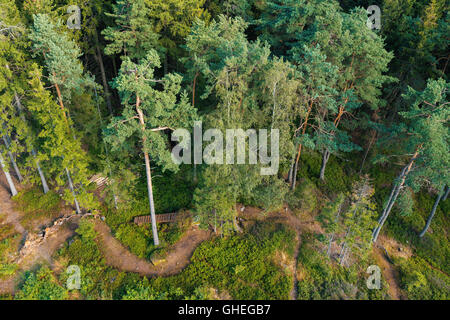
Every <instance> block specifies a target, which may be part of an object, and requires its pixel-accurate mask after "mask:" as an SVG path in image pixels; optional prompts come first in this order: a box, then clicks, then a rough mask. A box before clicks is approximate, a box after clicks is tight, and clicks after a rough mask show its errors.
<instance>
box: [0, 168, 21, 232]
mask: <svg viewBox="0 0 450 320" xmlns="http://www.w3.org/2000/svg"><path fill="white" fill-rule="evenodd" d="M16 188H17V189H18V190H19V186H18V184H17V183H16ZM2 213H3V214H4V215H5V218H6V219H5V220H4V223H5V224H12V225H13V226H14V229H15V230H16V232H18V233H20V234H22V235H24V234H25V233H26V230H25V228H24V227H23V226H22V225H21V224H20V218H21V217H22V215H21V214H20V213H18V212H17V211H15V210H14V208H13V202H12V201H11V194H10V192H9V187H8V184H7V182H6V178H5V174H4V173H3V171H1V170H0V214H2Z"/></svg>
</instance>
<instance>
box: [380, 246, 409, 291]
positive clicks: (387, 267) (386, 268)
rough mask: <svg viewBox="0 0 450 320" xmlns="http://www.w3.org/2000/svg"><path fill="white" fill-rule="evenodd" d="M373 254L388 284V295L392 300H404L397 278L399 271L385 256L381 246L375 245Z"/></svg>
mask: <svg viewBox="0 0 450 320" xmlns="http://www.w3.org/2000/svg"><path fill="white" fill-rule="evenodd" d="M373 251H374V254H375V260H376V261H377V264H378V266H379V267H380V268H381V272H382V273H383V277H384V278H385V279H386V282H387V283H388V284H389V290H388V293H389V296H390V297H391V298H392V299H393V300H405V296H404V294H403V293H402V291H401V289H400V287H399V285H398V283H397V279H398V278H399V273H398V271H397V270H396V269H395V267H394V266H393V265H392V264H391V263H390V262H389V260H388V259H387V257H386V254H385V252H384V250H383V249H382V248H380V247H379V246H376V247H374V248H373Z"/></svg>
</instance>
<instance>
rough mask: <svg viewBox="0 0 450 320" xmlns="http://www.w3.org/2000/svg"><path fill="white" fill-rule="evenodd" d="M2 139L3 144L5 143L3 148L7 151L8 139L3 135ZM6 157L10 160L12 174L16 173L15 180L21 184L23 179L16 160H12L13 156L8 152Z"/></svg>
mask: <svg viewBox="0 0 450 320" xmlns="http://www.w3.org/2000/svg"><path fill="white" fill-rule="evenodd" d="M2 139H3V142H4V143H5V147H6V148H7V149H9V146H10V144H9V142H8V139H7V138H6V136H5V135H3V136H2ZM8 156H9V159H10V160H11V164H12V166H13V169H14V172H15V173H16V176H17V179H18V180H19V182H22V181H23V177H22V175H21V174H20V170H19V167H18V166H17V163H16V160H15V159H14V155H13V154H12V152H11V151H9V150H8Z"/></svg>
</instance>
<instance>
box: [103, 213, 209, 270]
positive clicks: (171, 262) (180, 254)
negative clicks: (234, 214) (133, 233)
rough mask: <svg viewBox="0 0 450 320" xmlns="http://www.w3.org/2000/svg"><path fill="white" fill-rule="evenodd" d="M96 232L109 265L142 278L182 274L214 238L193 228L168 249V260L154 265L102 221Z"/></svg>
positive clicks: (203, 231)
mask: <svg viewBox="0 0 450 320" xmlns="http://www.w3.org/2000/svg"><path fill="white" fill-rule="evenodd" d="M95 230H96V231H97V232H98V233H99V239H98V241H99V242H100V243H101V245H100V250H101V251H102V252H103V254H104V256H105V260H106V264H108V265H109V266H112V267H115V268H117V269H119V270H122V271H128V272H136V273H139V274H140V275H143V276H161V277H167V276H171V275H175V274H177V273H180V272H181V271H182V270H183V269H184V268H185V267H186V266H187V265H188V264H189V263H190V258H191V256H192V254H193V252H194V250H195V249H196V248H197V247H198V246H199V245H200V243H202V242H203V241H205V240H208V239H210V238H211V236H212V234H211V232H210V231H206V230H201V229H199V228H197V227H195V226H193V227H190V228H189V230H188V231H187V232H186V233H185V234H184V236H183V237H182V238H181V239H180V240H179V241H178V242H177V243H176V244H175V245H174V246H172V247H171V248H170V249H169V253H168V254H167V256H166V257H165V259H164V260H163V261H162V262H161V263H159V264H157V265H153V264H152V263H151V262H150V261H148V260H146V259H142V258H139V257H138V256H136V255H134V254H133V253H131V252H130V251H129V250H128V249H127V248H126V247H125V246H124V245H123V244H122V243H120V241H119V240H117V239H116V238H115V237H114V236H113V235H112V233H111V229H110V228H109V227H108V226H107V225H106V223H104V222H102V221H96V223H95Z"/></svg>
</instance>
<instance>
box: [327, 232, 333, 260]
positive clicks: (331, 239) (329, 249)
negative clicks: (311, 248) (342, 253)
mask: <svg viewBox="0 0 450 320" xmlns="http://www.w3.org/2000/svg"><path fill="white" fill-rule="evenodd" d="M333 238H334V233H333V234H332V235H331V236H330V240H329V241H328V249H327V256H328V257H329V256H330V253H331V244H332V243H333Z"/></svg>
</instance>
